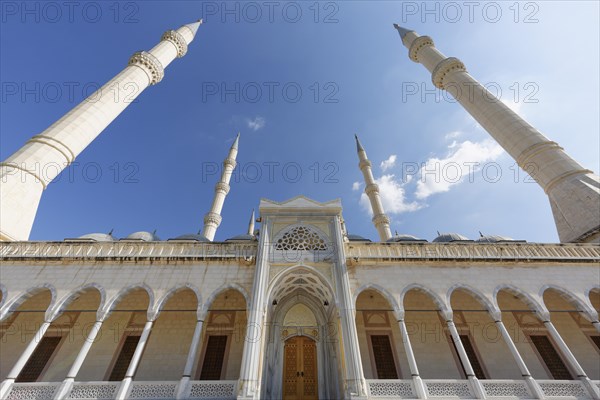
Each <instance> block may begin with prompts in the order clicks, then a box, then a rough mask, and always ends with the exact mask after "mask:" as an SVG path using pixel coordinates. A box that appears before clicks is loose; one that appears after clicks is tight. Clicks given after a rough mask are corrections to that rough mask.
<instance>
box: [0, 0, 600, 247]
mask: <svg viewBox="0 0 600 400" xmlns="http://www.w3.org/2000/svg"><path fill="white" fill-rule="evenodd" d="M48 4H50V5H48ZM78 4H79V5H78V6H77V7H75V8H74V9H72V10H69V9H68V8H67V7H66V6H65V5H64V3H63V2H3V3H2V24H1V26H0V33H1V35H0V75H1V76H0V81H1V83H2V93H1V94H2V99H1V103H0V105H1V110H0V158H2V159H5V158H6V157H8V156H9V155H10V154H12V153H13V152H14V151H15V150H17V149H18V148H19V147H20V146H22V145H23V143H25V141H26V140H27V139H29V138H30V137H31V136H33V135H35V134H38V133H40V132H42V131H43V130H44V129H45V128H47V127H48V126H49V125H51V124H52V123H53V122H54V121H56V120H57V119H59V118H60V117H61V116H62V115H64V114H65V113H66V112H68V111H69V110H70V109H71V108H72V107H74V106H75V105H76V104H77V103H78V102H80V101H81V100H82V99H83V98H84V95H85V89H89V88H90V87H94V85H96V84H103V83H105V82H106V81H108V80H109V79H110V78H111V77H112V76H114V75H115V74H117V73H118V72H119V71H120V70H121V69H122V68H123V67H124V66H125V65H126V63H127V60H128V58H129V57H130V56H131V54H133V52H135V51H139V50H149V49H150V48H152V47H153V46H154V45H155V44H156V43H157V42H158V40H159V39H160V36H161V34H162V33H163V32H164V31H165V30H168V29H176V28H177V27H179V26H180V25H182V24H185V23H188V22H192V21H194V20H196V19H198V18H200V17H204V18H205V24H204V25H203V26H202V27H201V28H200V30H199V31H198V34H197V36H196V40H195V41H194V42H193V43H192V44H191V46H190V48H189V51H188V54H187V55H186V56H185V57H183V58H182V59H178V60H175V61H174V62H173V63H172V64H171V65H170V66H169V67H168V68H167V70H166V73H165V78H164V79H163V81H162V82H160V83H159V84H158V85H156V86H153V87H150V88H148V89H147V90H146V91H145V92H144V93H142V94H141V96H140V97H139V98H138V100H137V102H136V103H135V104H132V105H131V106H130V107H129V108H128V109H126V110H125V112H123V113H122V114H121V115H120V116H119V117H118V118H117V119H116V120H115V121H114V122H113V123H112V124H111V125H110V126H109V127H108V128H107V129H106V130H105V131H104V132H103V133H102V134H101V135H100V136H99V137H98V139H97V140H96V141H95V142H93V143H92V144H91V145H90V146H89V147H88V148H87V149H86V150H85V151H84V152H83V153H82V154H81V155H80V156H79V158H78V159H77V164H75V165H74V166H72V167H70V168H68V169H67V170H65V171H64V172H63V174H62V175H61V176H60V178H59V180H58V181H57V182H55V183H53V184H51V185H50V186H49V188H48V189H47V190H46V191H45V193H44V196H43V197H42V201H41V204H40V208H39V210H38V214H37V218H36V221H35V224H34V227H33V231H32V234H31V239H32V240H62V239H63V238H66V237H76V236H80V235H83V234H86V233H91V232H108V231H110V230H111V229H114V234H115V236H117V237H124V236H126V235H128V234H129V233H132V232H134V231H138V230H148V231H153V230H155V229H156V230H157V235H158V236H160V237H161V238H163V239H167V238H170V237H174V236H177V235H179V234H183V233H189V232H196V231H198V230H199V229H200V228H201V227H202V218H203V215H204V214H205V213H206V212H207V211H208V209H209V207H210V203H211V201H212V196H213V188H214V184H215V183H216V181H217V178H218V177H217V175H216V174H213V169H214V167H215V166H219V165H221V162H222V160H223V158H224V157H225V155H226V154H227V150H228V148H229V146H230V145H231V142H232V140H233V138H234V136H235V134H236V133H237V132H238V131H240V132H241V139H240V152H239V155H238V168H237V170H236V171H237V172H236V175H235V176H234V179H233V180H232V183H231V186H232V189H231V192H230V193H229V196H228V198H227V201H226V203H225V207H224V210H223V222H222V224H221V227H220V228H219V230H218V231H217V235H216V240H224V239H226V238H228V237H231V236H233V235H236V234H239V233H242V232H244V231H245V230H246V225H247V221H248V218H249V215H250V212H251V210H252V208H256V207H258V202H259V200H260V198H262V197H265V198H269V199H274V200H277V201H282V200H285V199H288V198H291V197H293V196H296V195H299V194H303V195H306V196H308V197H311V198H314V199H316V200H319V201H326V200H331V199H334V198H341V199H342V203H343V207H344V217H345V219H346V223H347V227H348V230H349V231H350V232H352V233H356V234H360V235H363V236H366V237H369V238H371V239H373V240H375V239H376V238H377V234H376V231H375V228H374V227H373V226H372V224H371V221H370V215H369V212H368V207H365V201H364V199H363V200H361V193H362V191H363V189H364V185H362V175H361V173H360V170H359V169H358V166H357V164H358V159H357V156H356V150H355V144H354V136H353V135H354V133H358V134H359V136H360V138H361V141H362V143H363V145H364V146H365V148H366V150H367V152H368V155H369V158H370V159H371V161H372V162H373V166H374V174H375V176H376V177H377V178H378V179H379V182H380V185H381V187H382V191H383V195H384V205H385V206H387V211H388V213H389V215H390V217H391V219H392V230H393V231H394V230H397V231H398V232H400V233H410V234H414V235H417V236H419V237H423V238H425V239H428V240H432V239H433V238H434V237H435V236H436V231H440V232H458V233H461V234H464V235H466V236H468V237H470V238H476V237H477V236H478V231H482V232H483V233H485V234H500V235H506V236H510V237H513V238H517V239H526V240H528V241H532V242H556V241H557V240H558V238H557V234H556V230H555V227H554V222H553V219H552V215H551V211H550V207H549V204H548V200H547V198H546V196H545V194H544V193H543V191H542V189H541V188H539V187H538V186H537V184H535V183H531V182H529V179H527V176H526V175H525V174H524V173H523V171H519V170H518V169H516V168H515V165H514V161H513V160H512V159H510V157H509V156H508V155H506V153H504V152H503V151H501V150H500V149H499V148H498V147H497V145H495V144H494V143H493V142H492V141H491V140H490V137H489V135H488V134H487V133H486V132H485V131H483V130H482V129H481V128H480V127H479V126H478V125H477V124H476V123H475V121H474V120H473V119H472V118H471V117H469V116H468V114H467V113H466V112H465V111H464V110H463V109H462V108H461V107H460V106H459V105H458V104H456V103H454V102H452V101H448V97H447V96H444V95H442V94H441V93H437V94H436V93H434V92H427V91H433V85H432V83H431V79H430V74H429V73H428V72H427V71H426V70H425V68H424V67H423V66H421V65H419V64H415V63H413V62H412V61H410V60H409V58H408V56H407V50H406V49H405V48H404V47H403V46H402V45H401V42H400V39H399V37H398V34H397V32H396V31H395V30H394V29H393V27H392V23H394V22H397V23H400V24H401V25H403V26H406V27H409V28H412V29H414V30H416V31H417V32H419V33H420V34H422V35H425V34H426V35H429V36H431V37H432V38H433V39H434V41H435V43H436V46H437V47H438V49H439V50H440V51H441V52H443V53H444V54H446V55H447V56H455V57H459V58H460V59H461V60H462V61H463V62H464V63H465V65H466V66H467V69H468V70H469V72H470V73H471V74H472V75H473V76H474V77H476V78H477V79H478V80H480V82H482V83H485V84H486V85H488V87H491V88H492V89H493V90H494V91H498V89H499V90H500V91H501V96H500V97H501V98H502V99H503V100H504V101H506V102H507V103H510V104H511V106H512V107H514V109H515V110H518V112H519V113H520V114H521V115H522V116H524V117H525V119H526V120H528V121H529V122H530V123H532V124H533V125H534V126H535V127H536V128H538V129H539V130H540V131H541V132H542V133H544V134H545V135H546V136H548V137H549V138H550V139H551V140H555V141H557V142H558V143H559V144H561V145H562V146H563V147H564V148H565V150H566V151H567V152H568V153H569V154H570V155H571V156H573V157H574V158H575V159H576V160H578V161H579V162H580V163H582V164H583V165H584V166H586V167H587V168H590V169H592V170H594V171H595V172H598V170H599V169H600V168H599V164H600V161H599V160H600V150H599V148H600V143H599V141H600V139H599V131H600V128H599V113H598V111H599V108H600V107H599V87H600V85H599V78H598V76H599V73H598V71H599V53H598V52H599V50H598V49H599V48H600V46H599V43H598V41H599V39H598V38H599V36H600V34H599V27H598V14H599V8H598V7H599V6H598V2H595V1H589V2H572V1H570V2H566V1H563V2H561V1H553V2H521V3H514V2H478V3H476V4H475V5H474V6H473V7H474V8H472V9H469V8H468V7H467V6H465V4H464V2H456V3H446V2H441V3H436V2H428V3H423V2H404V3H401V2H392V1H368V2H367V1H347V2H319V3H316V2H274V3H268V2H250V3H249V2H226V3H224V2H221V1H219V2H192V1H184V2H178V1H171V2H161V1H141V2H111V1H107V2H104V1H102V2H81V3H78ZM249 4H250V5H249ZM269 4H271V5H269ZM448 4H451V5H450V6H448ZM269 7H272V8H271V11H272V13H270V12H269V11H270V10H269ZM258 9H260V12H261V14H260V15H258V14H257V10H258ZM228 10H229V11H230V12H228ZM69 87H72V88H73V93H70V90H69ZM238 87H239V89H237V88H238ZM257 87H259V88H261V93H258V92H257V91H256V88H257ZM269 87H272V88H273V92H272V97H271V98H270V96H269V95H270V93H269ZM57 88H58V89H57ZM223 88H225V89H228V90H229V92H223V91H222V89H223ZM298 88H299V89H300V90H301V91H302V94H301V95H297V90H298ZM215 91H216V92H217V93H214V92H215ZM415 91H416V93H414V92H415ZM499 93H500V92H499ZM71 94H72V95H73V96H71ZM236 96H239V99H236ZM469 162H474V163H478V164H477V165H478V166H479V167H478V168H476V169H475V171H474V172H473V173H472V174H468V173H463V174H462V175H461V176H462V179H460V180H458V182H456V181H457V179H456V170H455V169H454V170H453V169H452V168H453V167H452V168H451V166H454V165H465V163H469ZM452 163H456V164H452ZM436 164H437V165H439V166H440V171H441V170H445V171H446V172H447V174H448V176H449V179H446V180H444V179H443V177H440V178H441V179H440V180H439V182H435V181H432V179H435V177H434V176H433V175H427V176H426V177H425V178H423V177H422V176H421V175H420V174H419V172H414V171H415V166H416V168H417V170H419V169H420V168H421V167H422V166H423V165H426V166H430V167H431V166H433V165H436ZM444 168H445V169H444ZM498 171H501V174H502V175H501V176H499V175H498ZM99 172H100V173H101V175H99ZM463 172H466V171H463ZM407 176H409V178H407ZM423 179H425V182H423ZM419 182H421V183H419Z"/></svg>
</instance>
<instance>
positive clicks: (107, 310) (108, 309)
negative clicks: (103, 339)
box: [97, 283, 154, 320]
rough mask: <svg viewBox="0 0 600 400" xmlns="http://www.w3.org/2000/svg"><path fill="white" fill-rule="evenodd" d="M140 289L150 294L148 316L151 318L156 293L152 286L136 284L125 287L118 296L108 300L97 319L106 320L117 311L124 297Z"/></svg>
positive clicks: (99, 311)
mask: <svg viewBox="0 0 600 400" xmlns="http://www.w3.org/2000/svg"><path fill="white" fill-rule="evenodd" d="M138 289H141V290H145V291H146V293H147V294H148V314H149V315H148V316H149V317H150V316H151V315H150V312H151V310H152V307H153V305H154V291H153V290H152V288H151V287H150V286H148V285H146V284H145V283H136V284H133V285H129V286H127V287H124V288H123V289H121V290H120V291H119V292H118V293H117V294H116V295H114V296H113V297H111V298H110V299H108V301H106V303H105V305H104V307H103V308H101V309H99V310H98V316H97V318H98V319H99V320H104V319H105V318H107V317H108V316H109V315H110V314H111V313H112V312H113V310H114V309H115V306H116V305H117V304H119V302H120V301H121V300H122V299H123V297H125V296H126V295H128V294H129V293H130V292H132V291H134V290H138Z"/></svg>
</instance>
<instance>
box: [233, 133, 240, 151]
mask: <svg viewBox="0 0 600 400" xmlns="http://www.w3.org/2000/svg"><path fill="white" fill-rule="evenodd" d="M239 143H240V133H239V132H238V134H237V136H236V137H235V140H234V141H233V144H232V145H231V148H232V149H236V150H237V148H238V144H239Z"/></svg>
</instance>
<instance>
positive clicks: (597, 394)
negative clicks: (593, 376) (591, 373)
mask: <svg viewBox="0 0 600 400" xmlns="http://www.w3.org/2000/svg"><path fill="white" fill-rule="evenodd" d="M579 379H580V380H581V382H582V383H583V386H585V389H586V390H587V391H588V392H589V394H590V395H591V396H592V399H595V400H598V399H600V390H599V389H598V386H596V385H595V384H594V382H592V381H591V380H590V378H588V377H587V376H584V377H581V378H579Z"/></svg>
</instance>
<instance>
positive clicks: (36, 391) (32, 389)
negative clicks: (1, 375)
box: [6, 384, 58, 400]
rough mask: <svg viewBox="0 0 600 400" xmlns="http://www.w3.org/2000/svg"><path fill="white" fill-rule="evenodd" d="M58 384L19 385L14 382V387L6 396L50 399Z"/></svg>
mask: <svg viewBox="0 0 600 400" xmlns="http://www.w3.org/2000/svg"><path fill="white" fill-rule="evenodd" d="M57 388H58V386H57V385H35V386H34V385H23V386H21V385H19V384H13V387H12V389H11V391H10V393H9V394H8V396H7V397H6V400H31V399H37V400H46V399H47V400H50V399H52V396H53V395H54V392H55V391H56V389H57Z"/></svg>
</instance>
